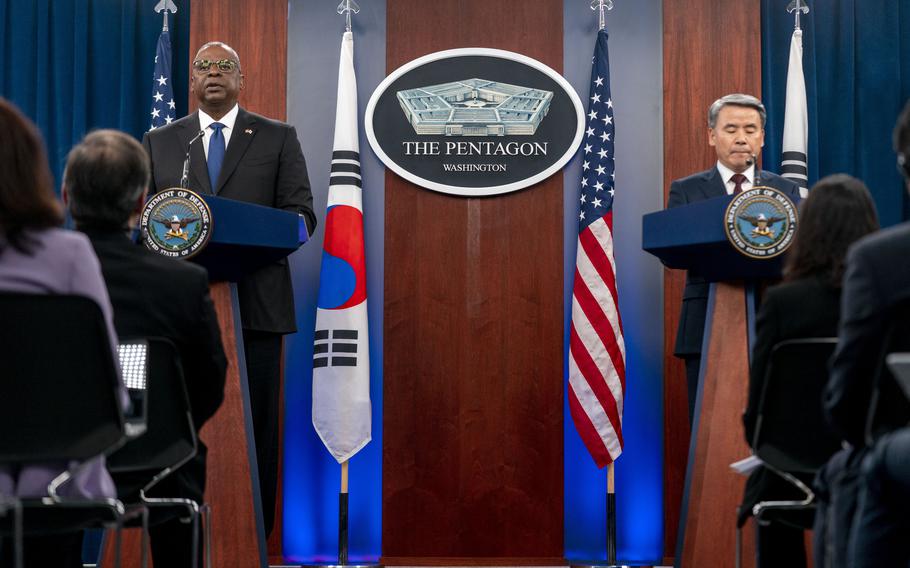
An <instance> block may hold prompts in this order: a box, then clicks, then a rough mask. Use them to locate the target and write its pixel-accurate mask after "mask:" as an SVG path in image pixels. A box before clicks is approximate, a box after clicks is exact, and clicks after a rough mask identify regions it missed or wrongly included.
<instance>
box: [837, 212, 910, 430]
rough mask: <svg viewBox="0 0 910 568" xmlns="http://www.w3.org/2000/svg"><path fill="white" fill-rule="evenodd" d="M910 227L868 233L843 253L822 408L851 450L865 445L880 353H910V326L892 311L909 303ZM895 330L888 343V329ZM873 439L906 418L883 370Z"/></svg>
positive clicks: (906, 408)
mask: <svg viewBox="0 0 910 568" xmlns="http://www.w3.org/2000/svg"><path fill="white" fill-rule="evenodd" d="M908 256H910V223H904V224H901V225H898V226H896V227H892V228H890V229H887V230H884V231H880V232H878V233H875V234H873V235H870V236H868V237H866V238H864V239H862V240H860V241H859V242H857V243H855V244H854V245H853V246H852V247H851V248H850V251H849V252H848V253H847V270H846V273H845V275H844V291H843V297H842V303H841V320H840V328H839V332H838V343H837V349H836V350H835V352H834V358H833V361H832V366H831V378H830V380H829V382H828V387H827V389H826V392H825V408H826V410H827V412H828V416H829V419H830V421H831V423H832V425H833V426H834V427H835V429H836V430H837V431H838V433H839V434H840V435H841V437H842V438H843V439H845V440H847V441H848V442H850V443H852V444H853V445H854V446H862V445H863V444H864V441H865V432H866V422H867V417H868V415H869V407H870V401H871V399H872V392H873V390H874V386H875V385H874V378H875V376H876V371H877V368H878V365H879V364H881V359H882V355H883V350H885V351H888V350H891V349H896V350H898V351H907V350H908V349H910V337H908V336H910V331H908V329H910V322H907V321H906V320H905V319H903V318H905V317H906V311H905V312H904V313H903V314H901V313H898V311H897V310H896V309H895V308H896V307H897V306H898V305H901V304H903V305H904V307H905V308H906V302H907V301H908V300H910V262H908V261H907V259H908ZM895 318H896V319H897V322H896V323H897V324H899V325H898V327H897V328H896V330H895V331H896V333H895V335H894V336H893V339H892V341H891V342H890V343H889V342H888V338H887V337H886V335H887V330H888V328H889V326H890V325H891V324H892V322H893V320H894V319H895ZM880 389H881V390H880V394H879V400H878V407H877V409H876V414H875V422H874V424H873V430H872V432H871V433H872V434H873V436H875V435H877V434H880V433H882V432H884V431H889V430H893V429H894V428H897V427H900V426H903V425H905V424H906V423H907V421H908V420H910V404H908V402H907V400H906V398H905V397H904V395H903V392H902V391H901V390H900V387H899V386H898V385H897V384H896V383H895V382H894V380H893V378H892V377H891V374H890V372H888V371H887V369H885V370H884V374H883V377H882V381H881V385H880Z"/></svg>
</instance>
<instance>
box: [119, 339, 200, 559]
mask: <svg viewBox="0 0 910 568" xmlns="http://www.w3.org/2000/svg"><path fill="white" fill-rule="evenodd" d="M120 350H121V363H122V366H123V367H124V369H125V370H124V380H125V381H126V382H127V385H128V386H130V387H131V388H135V389H137V390H138V389H143V388H145V389H146V393H147V394H146V397H145V403H146V405H147V410H146V417H147V418H146V428H147V429H146V432H145V433H144V434H143V435H142V436H139V437H137V438H135V439H133V440H130V441H129V442H128V443H127V444H126V445H124V446H123V447H122V448H121V449H119V450H117V451H116V452H114V453H113V454H112V455H111V456H110V457H109V458H108V469H109V470H110V471H111V473H112V474H113V475H114V477H115V479H118V477H119V476H120V475H121V474H127V475H128V476H129V478H130V480H132V481H135V480H137V479H139V480H141V481H140V482H139V483H140V485H141V487H140V489H139V491H138V504H141V505H143V506H145V507H146V508H148V509H149V511H150V513H151V514H152V518H151V522H152V523H154V522H155V521H156V517H157V519H158V520H160V519H161V518H165V519H167V518H172V517H175V516H178V515H179V516H182V517H185V518H187V520H188V521H189V522H191V523H192V524H193V550H192V555H193V556H192V558H193V562H194V563H195V562H196V558H197V554H198V546H199V543H198V538H199V517H200V511H202V512H203V513H206V512H207V509H208V508H207V507H204V506H203V505H201V504H199V503H196V502H195V501H193V500H192V499H185V498H177V497H175V498H155V497H149V496H147V493H148V492H149V491H151V489H152V488H153V487H154V486H155V485H157V484H158V483H159V482H160V481H161V480H163V479H165V478H166V477H167V476H168V475H170V474H171V473H173V472H174V471H176V470H177V469H178V468H179V467H180V466H182V465H183V464H185V463H186V462H188V461H189V460H191V459H192V458H193V456H195V455H196V450H197V440H196V430H195V428H194V427H193V419H192V416H191V414H190V404H189V397H188V395H187V391H186V385H185V383H184V379H183V368H182V366H181V364H180V355H179V353H178V351H177V348H176V347H175V346H174V344H173V343H171V341H169V340H167V339H163V338H146V339H137V340H122V341H121V343H120ZM127 351H132V352H134V353H135V354H136V355H135V356H134V357H133V359H134V361H135V362H137V363H138V362H141V361H143V360H144V362H145V365H144V369H145V371H146V372H145V373H142V369H140V368H138V367H139V366H140V365H128V362H127V361H126V360H125V358H124V353H126V352H127ZM142 352H144V353H145V356H144V357H143V356H141V355H140V354H141V353H142ZM127 369H129V370H127ZM143 379H144V380H143ZM143 383H145V384H143ZM146 385H147V386H146ZM118 481H119V479H118ZM205 524H206V527H208V525H209V523H205ZM132 525H135V522H134V523H131V525H130V526H132ZM142 530H143V538H142V541H143V542H142V565H143V567H144V566H145V565H146V562H147V558H146V554H147V551H146V548H147V547H146V545H145V542H146V535H147V530H148V519H143V523H142ZM207 534H208V533H207ZM209 545H210V542H209V540H208V538H206V547H205V549H204V550H205V551H206V553H207V557H208V551H209V550H210V547H209Z"/></svg>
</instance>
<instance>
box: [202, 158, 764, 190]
mask: <svg viewBox="0 0 910 568" xmlns="http://www.w3.org/2000/svg"><path fill="white" fill-rule="evenodd" d="M187 156H189V154H187ZM746 166H747V167H751V166H755V177H754V181H753V182H752V187H758V186H759V185H761V184H760V183H759V182H758V178H759V176H760V175H761V174H759V171H758V156H756V155H755V154H752V157H751V158H749V159H748V160H746Z"/></svg>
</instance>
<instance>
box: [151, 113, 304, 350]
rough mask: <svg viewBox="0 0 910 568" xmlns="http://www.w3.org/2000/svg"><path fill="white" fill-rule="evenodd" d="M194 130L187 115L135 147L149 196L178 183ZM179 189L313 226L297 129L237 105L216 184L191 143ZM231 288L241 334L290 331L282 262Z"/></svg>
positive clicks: (195, 117) (289, 294) (195, 119)
mask: <svg viewBox="0 0 910 568" xmlns="http://www.w3.org/2000/svg"><path fill="white" fill-rule="evenodd" d="M198 133H199V114H198V113H196V112H194V113H193V114H190V115H188V116H185V117H183V118H181V119H180V120H177V121H175V122H172V123H171V124H169V125H167V126H164V127H162V128H156V129H155V130H152V131H150V132H147V133H146V134H145V136H144V137H143V138H142V145H143V146H145V150H146V152H148V155H149V158H150V159H151V161H152V183H151V188H150V191H149V193H155V192H158V191H161V190H163V189H167V188H170V187H177V186H179V185H180V177H181V174H182V173H183V160H184V157H185V156H186V150H187V146H188V145H189V142H190V141H191V140H192V139H193V137H194V136H196V134H198ZM187 185H188V186H189V188H190V189H192V190H193V191H196V192H197V193H200V194H216V195H218V196H219V197H225V198H227V199H236V200H238V201H246V202H248V203H255V204H257V205H264V206H266V207H274V208H277V209H284V210H285V211H293V212H295V213H299V214H301V215H303V216H304V217H305V218H306V223H307V228H308V229H309V232H310V234H312V233H313V230H314V229H315V228H316V216H315V215H314V214H313V196H312V194H311V193H310V182H309V179H308V177H307V170H306V161H305V160H304V158H303V152H302V151H301V150H300V142H299V141H298V140H297V131H296V130H295V129H294V127H293V126H290V125H288V124H285V123H283V122H279V121H277V120H272V119H269V118H265V117H264V116H259V115H257V114H253V113H251V112H247V111H245V110H243V109H242V108H241V109H239V112H238V113H237V121H236V122H235V123H234V129H233V132H232V133H231V140H230V142H229V143H228V146H227V149H226V152H225V156H224V162H223V165H222V167H221V174H220V176H219V178H218V180H217V181H215V182H214V183H213V182H212V180H210V179H209V173H208V167H207V166H206V161H205V150H204V149H203V147H202V141H201V140H199V141H197V142H196V143H194V144H193V146H192V147H191V148H190V175H189V179H188V181H187ZM216 222H217V220H216ZM237 291H238V296H239V299H240V317H241V320H242V323H243V328H244V329H251V330H256V331H267V332H273V333H293V332H294V331H296V330H297V327H296V317H295V310H294V294H293V288H292V286H291V273H290V269H289V268H288V262H287V259H282V260H280V261H278V262H276V263H273V264H270V265H268V266H266V267H264V268H261V269H259V270H257V271H256V272H254V273H252V274H249V275H247V276H246V277H244V278H243V279H242V280H241V281H240V282H238V283H237Z"/></svg>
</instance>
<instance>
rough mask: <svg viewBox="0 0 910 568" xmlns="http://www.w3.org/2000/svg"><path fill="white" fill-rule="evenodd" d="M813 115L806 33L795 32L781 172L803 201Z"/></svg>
mask: <svg viewBox="0 0 910 568" xmlns="http://www.w3.org/2000/svg"><path fill="white" fill-rule="evenodd" d="M808 139H809V113H808V111H807V109H806V80H805V78H804V77H803V32H802V30H799V29H797V30H793V37H792V38H791V39H790V66H789V68H788V69H787V108H786V110H784V140H783V155H782V156H781V164H780V172H781V175H782V176H783V177H785V178H789V179H790V180H792V181H793V182H794V183H796V184H797V185H798V186H799V194H800V196H802V197H806V196H807V195H809V168H808V162H807V155H808V154H807V151H806V149H807V146H808Z"/></svg>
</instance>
